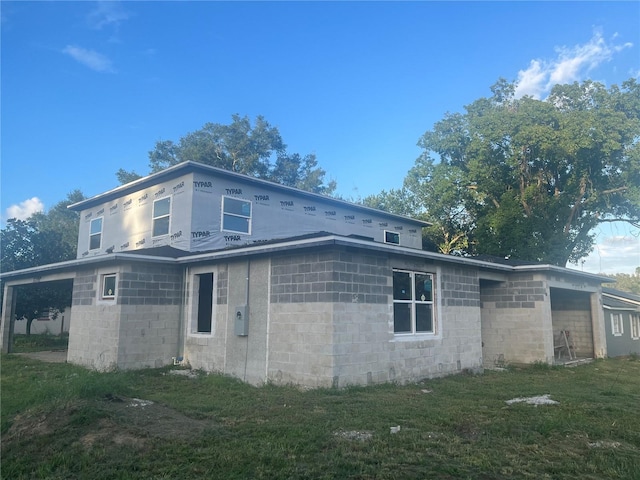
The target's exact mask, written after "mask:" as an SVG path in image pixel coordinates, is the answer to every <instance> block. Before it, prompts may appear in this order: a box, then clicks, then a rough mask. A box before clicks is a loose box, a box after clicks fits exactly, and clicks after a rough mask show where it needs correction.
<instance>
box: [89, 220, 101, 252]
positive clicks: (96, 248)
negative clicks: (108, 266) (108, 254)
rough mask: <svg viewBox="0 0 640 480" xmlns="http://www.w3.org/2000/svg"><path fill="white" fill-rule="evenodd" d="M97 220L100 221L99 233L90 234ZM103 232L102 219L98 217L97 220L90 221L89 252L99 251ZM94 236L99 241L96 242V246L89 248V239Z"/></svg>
mask: <svg viewBox="0 0 640 480" xmlns="http://www.w3.org/2000/svg"><path fill="white" fill-rule="evenodd" d="M98 220H100V231H99V232H96V233H91V232H92V230H93V223H94V222H97V221H98ZM103 230H104V217H98V218H94V219H93V220H91V221H90V222H89V251H91V250H100V247H102V232H103ZM96 235H98V236H99V238H100V240H99V241H98V246H97V247H94V248H91V239H92V238H93V237H95V236H96Z"/></svg>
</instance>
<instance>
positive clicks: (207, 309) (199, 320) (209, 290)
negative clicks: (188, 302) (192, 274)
mask: <svg viewBox="0 0 640 480" xmlns="http://www.w3.org/2000/svg"><path fill="white" fill-rule="evenodd" d="M196 278H197V288H198V298H197V305H198V310H197V313H196V319H195V325H194V327H195V328H194V331H195V332H196V333H211V325H212V323H213V298H214V297H213V273H202V274H200V275H196Z"/></svg>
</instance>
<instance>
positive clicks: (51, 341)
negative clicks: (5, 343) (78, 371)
mask: <svg viewBox="0 0 640 480" xmlns="http://www.w3.org/2000/svg"><path fill="white" fill-rule="evenodd" d="M68 346H69V334H68V333H64V334H62V335H51V334H44V333H43V334H31V335H15V336H14V338H13V352H14V353H24V352H41V351H45V350H66V349H67V348H68Z"/></svg>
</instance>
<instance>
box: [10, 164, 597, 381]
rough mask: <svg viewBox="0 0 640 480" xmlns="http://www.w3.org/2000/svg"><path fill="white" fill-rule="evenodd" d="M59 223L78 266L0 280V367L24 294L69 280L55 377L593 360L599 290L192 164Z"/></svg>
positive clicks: (590, 279)
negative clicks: (445, 249)
mask: <svg viewBox="0 0 640 480" xmlns="http://www.w3.org/2000/svg"><path fill="white" fill-rule="evenodd" d="M70 208H72V209H74V210H76V211H78V212H79V213H80V228H79V234H78V256H77V259H76V260H72V261H69V262H63V263H59V264H53V265H46V266H43V267H37V268H33V269H26V270H22V271H17V272H7V273H5V274H3V275H2V277H1V278H2V280H3V283H4V285H5V287H4V303H3V316H2V322H3V324H2V329H1V331H0V335H2V346H3V350H4V351H7V350H8V349H9V345H10V337H11V328H12V327H11V326H12V324H13V322H12V301H14V299H15V296H16V295H19V286H20V285H22V284H25V283H33V282H34V281H38V282H47V281H54V280H59V279H66V278H71V279H73V322H72V325H71V330H70V338H69V351H68V361H69V362H72V363H77V364H80V365H85V366H88V367H91V368H96V369H99V370H105V369H110V368H141V367H159V366H163V365H167V364H171V363H172V362H174V361H179V360H180V359H181V360H182V361H183V362H184V363H187V364H189V365H191V366H192V367H193V368H198V369H203V370H206V371H216V372H222V373H225V374H230V375H234V376H236V377H239V378H241V379H243V380H245V381H247V382H250V383H253V384H261V383H263V382H266V381H272V382H275V383H295V384H301V385H307V386H331V385H333V386H343V385H348V384H370V383H381V382H387V381H399V382H406V381H413V380H418V379H422V378H427V377H433V376H439V375H445V374H449V373H455V372H460V371H463V370H473V371H478V370H481V369H482V368H483V367H484V366H490V365H493V364H495V363H501V362H532V361H543V362H549V363H551V362H553V361H554V336H555V335H556V333H557V331H559V330H561V329H567V328H571V330H572V331H573V332H575V337H574V341H575V342H576V346H575V353H576V354H577V355H579V356H585V357H597V356H604V355H606V346H605V339H604V337H605V334H604V326H603V313H602V308H601V306H600V304H599V301H600V300H599V299H600V283H601V282H602V281H603V278H602V277H599V276H596V275H591V274H585V273H581V272H577V271H573V270H568V269H564V268H559V267H554V266H549V265H509V264H502V263H495V262H489V261H480V260H474V259H471V258H463V257H455V256H449V255H442V254H438V253H434V252H428V251H424V250H422V249H421V246H422V231H421V230H422V228H423V227H425V226H427V225H428V224H427V223H425V222H423V221H419V220H416V219H411V218H407V217H403V216H398V215H392V214H389V213H386V212H382V211H379V210H375V209H371V208H368V207H364V206H362V205H356V204H352V203H349V202H345V201H342V200H337V199H334V198H330V197H326V196H321V195H317V194H313V193H309V192H304V191H300V190H297V189H294V188H290V187H284V186H281V185H277V184H274V183H271V182H267V181H264V180H259V179H255V178H251V177H247V176H244V175H240V174H236V173H233V172H229V171H225V170H220V169H217V168H213V167H209V166H205V165H202V164H198V163H193V162H186V163H181V164H178V165H176V166H173V167H171V168H169V169H167V170H164V171H162V172H159V173H156V174H153V175H150V176H148V177H145V178H142V179H140V180H137V181H135V182H132V183H129V184H127V185H123V186H120V187H118V188H116V189H114V190H111V191H108V192H105V193H103V194H100V195H97V196H95V197H93V198H90V199H88V200H85V201H82V202H80V203H77V204H75V205H72V206H71V207H70ZM176 359H177V360H176Z"/></svg>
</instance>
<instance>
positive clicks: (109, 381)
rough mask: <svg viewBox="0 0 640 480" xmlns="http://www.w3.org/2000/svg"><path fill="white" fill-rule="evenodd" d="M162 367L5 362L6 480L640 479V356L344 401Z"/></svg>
mask: <svg viewBox="0 0 640 480" xmlns="http://www.w3.org/2000/svg"><path fill="white" fill-rule="evenodd" d="M168 372H169V370H168V369H162V370H141V371H133V372H112V373H96V372H90V371H87V370H85V369H82V368H79V367H75V366H72V365H67V364H43V363H40V362H38V361H35V360H28V359H25V358H23V357H18V356H13V355H8V356H3V357H2V384H1V386H2V415H1V420H2V424H1V433H2V478H6V479H21V478H24V479H27V478H28V479H32V478H46V479H74V478H78V479H92V480H93V479H126V478H135V479H174V478H175V479H198V478H202V479H205V478H206V479H211V478H220V479H253V478H265V479H274V478H276V479H279V478H284V479H335V478H354V479H374V478H375V479H403V478H434V479H454V478H455V479H458V478H468V479H513V478H530V479H558V478H573V479H593V480H596V479H597V480H602V479H639V478H640V360H638V359H637V358H627V359H615V360H603V361H597V362H594V363H592V364H589V365H583V366H579V367H576V368H559V367H558V368H550V367H546V366H541V365H537V366H532V367H528V368H510V369H507V371H504V372H487V373H485V374H484V375H478V376H470V375H460V376H453V377H448V378H443V379H437V380H430V381H426V382H423V383H420V384H413V385H407V386H396V385H382V386H376V387H362V388H361V387H358V388H347V389H340V390H338V389H317V390H300V389H297V388H293V387H276V386H272V385H267V386H264V387H260V388H256V387H251V386H248V385H245V384H243V383H241V382H239V381H236V380H234V379H230V378H227V377H223V376H219V375H205V374H198V375H195V376H194V377H193V378H190V377H187V376H178V375H171V374H169V373H168ZM543 394H549V395H550V398H551V399H552V400H555V401H557V402H559V403H558V404H555V405H539V406H534V405H528V404H525V403H514V404H512V405H507V404H506V403H505V401H506V400H510V399H513V398H515V397H529V396H537V395H543ZM149 402H153V403H149ZM397 426H400V430H399V431H398V432H397V433H393V434H392V433H391V431H390V429H391V427H397Z"/></svg>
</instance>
